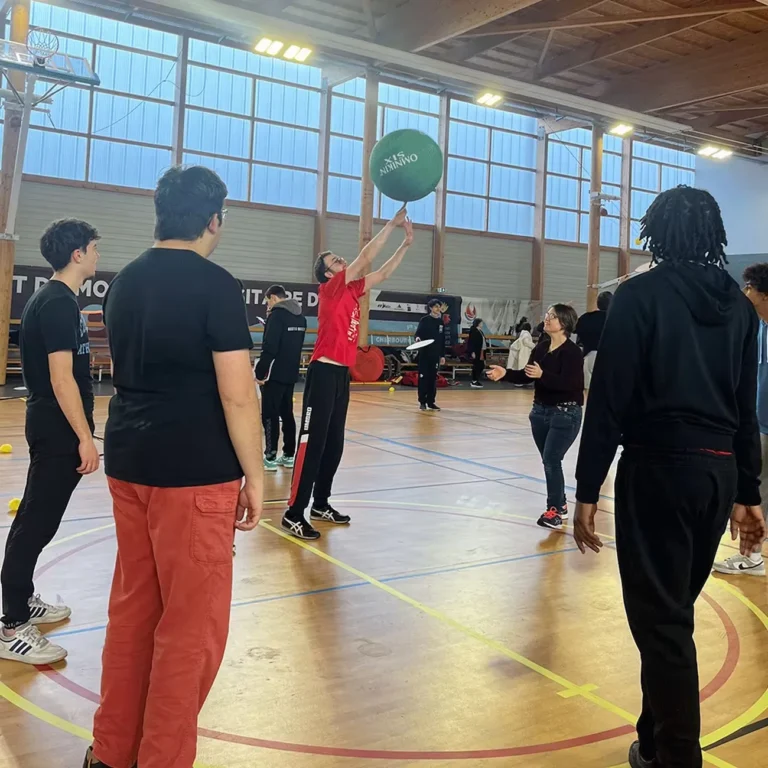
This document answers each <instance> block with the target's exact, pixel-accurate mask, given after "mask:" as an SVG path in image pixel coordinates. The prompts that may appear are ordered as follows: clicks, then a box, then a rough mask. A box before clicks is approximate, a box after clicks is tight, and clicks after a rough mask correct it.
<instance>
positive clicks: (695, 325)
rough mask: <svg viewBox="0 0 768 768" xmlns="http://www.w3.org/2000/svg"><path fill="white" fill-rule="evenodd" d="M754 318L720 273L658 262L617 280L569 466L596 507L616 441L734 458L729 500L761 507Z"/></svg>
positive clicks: (581, 495) (580, 492) (580, 494)
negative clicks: (574, 459)
mask: <svg viewBox="0 0 768 768" xmlns="http://www.w3.org/2000/svg"><path fill="white" fill-rule="evenodd" d="M757 330H758V319H757V314H756V312H755V310H754V308H753V307H752V305H751V304H750V302H749V300H748V299H747V298H746V297H745V296H744V295H743V294H742V293H741V291H740V290H739V287H738V285H737V284H736V283H735V282H734V280H733V279H732V278H731V277H730V276H729V275H728V274H727V272H725V271H724V270H722V269H720V268H718V267H715V266H702V265H699V264H694V263H690V262H684V263H680V264H677V263H673V262H668V263H662V264H660V265H659V266H657V267H655V268H654V269H651V270H650V271H649V272H647V273H645V274H643V275H638V276H637V277H635V278H633V279H631V280H629V281H627V282H626V283H624V284H623V285H622V286H621V287H620V288H619V290H618V291H617V292H616V296H615V297H614V299H613V302H612V304H611V308H610V310H609V311H608V317H607V319H606V323H605V329H604V331H603V335H602V339H601V341H600V347H599V351H598V355H597V360H596V362H595V370H594V374H593V376H592V385H591V388H590V391H589V402H588V404H587V410H586V415H585V418H584V429H583V432H582V438H581V446H580V449H579V460H578V465H577V468H576V479H577V490H576V498H577V499H578V500H579V501H582V502H585V503H596V502H597V500H598V496H599V493H600V487H601V486H602V484H603V482H604V481H605V478H606V476H607V474H608V470H609V469H610V466H611V462H612V461H613V458H614V455H615V453H616V449H617V447H618V446H619V444H620V443H621V444H623V445H625V446H626V445H633V446H644V447H648V448H652V449H661V450H672V451H679V450H685V451H696V450H714V451H727V452H733V453H734V454H735V458H736V463H737V465H738V470H739V484H738V493H737V497H736V501H737V502H739V503H741V504H748V505H755V504H759V503H760V487H759V486H760V480H759V476H760V435H759V432H758V426H757V416H756V396H757Z"/></svg>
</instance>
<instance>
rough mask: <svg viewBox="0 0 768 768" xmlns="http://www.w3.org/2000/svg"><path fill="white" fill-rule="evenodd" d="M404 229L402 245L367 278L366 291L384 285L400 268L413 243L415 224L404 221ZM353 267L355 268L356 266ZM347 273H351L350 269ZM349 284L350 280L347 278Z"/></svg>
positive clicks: (408, 220)
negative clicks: (380, 284)
mask: <svg viewBox="0 0 768 768" xmlns="http://www.w3.org/2000/svg"><path fill="white" fill-rule="evenodd" d="M392 221H394V219H392ZM390 223H391V222H390ZM403 229H404V230H405V237H404V238H403V242H402V244H401V245H400V247H399V248H398V249H397V250H396V251H395V253H394V255H393V256H392V258H390V259H389V260H388V261H385V262H384V263H383V264H382V265H381V267H380V268H379V269H377V270H376V271H375V272H371V274H369V275H366V276H365V290H366V291H368V290H370V289H371V288H374V287H375V286H377V285H379V283H383V282H384V281H385V280H387V279H388V278H390V277H391V276H392V273H393V272H394V271H395V270H396V269H397V268H398V267H399V266H400V262H401V261H402V260H403V256H405V254H406V252H407V251H408V249H409V248H410V247H411V244H412V243H413V224H411V220H410V219H404V221H403ZM371 242H373V241H371ZM352 266H354V264H353V265H352ZM350 269H351V267H350ZM347 272H349V269H348V270H347ZM347 282H349V278H347Z"/></svg>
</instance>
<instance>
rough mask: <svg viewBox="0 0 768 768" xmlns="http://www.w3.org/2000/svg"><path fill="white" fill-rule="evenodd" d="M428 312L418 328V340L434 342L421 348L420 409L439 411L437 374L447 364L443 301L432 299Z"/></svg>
mask: <svg viewBox="0 0 768 768" xmlns="http://www.w3.org/2000/svg"><path fill="white" fill-rule="evenodd" d="M427 311H428V313H429V314H427V315H426V316H425V317H422V318H421V320H420V321H419V326H418V328H417V329H416V341H426V340H427V339H432V340H433V342H434V343H433V344H430V345H429V346H428V347H424V348H423V349H420V350H419V360H418V364H419V410H421V411H439V410H440V406H439V405H437V403H436V402H435V400H436V399H437V374H438V371H439V370H440V366H441V365H445V325H444V323H443V311H442V302H441V301H440V299H430V300H429V302H428V303H427Z"/></svg>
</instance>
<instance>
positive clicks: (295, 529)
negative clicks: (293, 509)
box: [280, 515, 320, 541]
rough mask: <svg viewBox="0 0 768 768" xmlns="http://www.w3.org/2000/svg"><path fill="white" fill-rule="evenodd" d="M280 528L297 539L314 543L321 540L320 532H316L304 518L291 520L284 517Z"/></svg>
mask: <svg viewBox="0 0 768 768" xmlns="http://www.w3.org/2000/svg"><path fill="white" fill-rule="evenodd" d="M280 527H281V528H282V529H283V530H284V531H286V532H288V533H290V534H291V536H295V537H296V538H297V539H304V540H305V541H314V540H315V539H319V538H320V531H316V530H315V529H314V528H313V527H312V526H311V525H310V524H309V523H308V522H307V521H306V520H305V519H304V518H303V517H302V518H301V519H300V520H291V519H290V518H289V517H288V516H287V515H283V522H282V523H280Z"/></svg>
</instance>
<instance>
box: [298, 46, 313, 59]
mask: <svg viewBox="0 0 768 768" xmlns="http://www.w3.org/2000/svg"><path fill="white" fill-rule="evenodd" d="M311 55H312V49H311V48H302V49H301V50H300V51H299V52H298V53H297V54H296V61H299V62H301V63H304V62H305V61H306V60H307V59H308V58H309V57H310V56H311Z"/></svg>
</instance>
